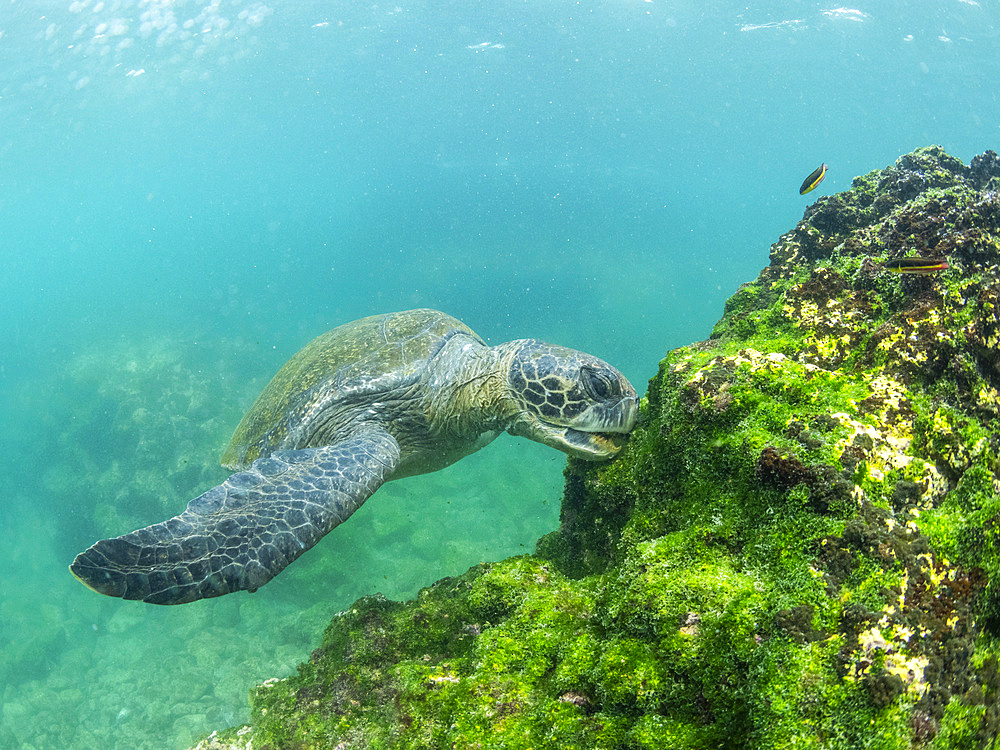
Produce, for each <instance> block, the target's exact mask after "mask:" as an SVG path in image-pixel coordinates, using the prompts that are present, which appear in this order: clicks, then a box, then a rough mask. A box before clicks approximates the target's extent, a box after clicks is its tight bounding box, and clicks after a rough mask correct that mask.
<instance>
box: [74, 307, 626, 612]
mask: <svg viewBox="0 0 1000 750" xmlns="http://www.w3.org/2000/svg"><path fill="white" fill-rule="evenodd" d="M637 410H638V400H637V398H636V393H635V389H634V388H633V387H632V385H631V384H630V383H629V382H628V380H626V379H625V377H624V376H623V375H622V374H621V373H620V372H618V370H616V369H615V368H614V367H611V366H610V365H609V364H607V363H606V362H603V361H602V360H600V359H597V358H596V357H592V356H590V355H589V354H584V353H583V352H578V351H575V350H573V349H566V348H564V347H561V346H551V345H549V344H543V343H541V342H539V341H535V340H533V339H522V340H519V341H510V342H508V343H505V344H500V345H498V346H487V344H486V343H485V342H484V341H483V340H482V339H481V338H480V337H479V336H477V335H476V334H475V333H474V332H473V331H472V329H470V328H469V327H468V326H466V325H465V324H464V323H462V322H460V321H458V320H456V319H455V318H453V317H451V316H450V315H445V314H444V313H441V312H438V311H436V310H409V311H407V312H399V313H390V314H387V315H375V316H372V317H368V318H362V319H361V320H357V321H354V322H353V323H347V324H345V325H342V326H340V327H338V328H334V329H333V330H332V331H328V332H327V333H324V334H323V335H321V336H319V337H318V338H316V339H314V340H313V341H312V342H310V343H309V344H307V345H306V346H305V348H303V349H302V350H301V351H300V352H298V353H297V354H295V355H294V356H293V357H292V358H291V359H290V360H289V361H288V362H287V363H285V365H284V366H283V367H282V368H281V369H280V370H279V371H278V374H277V375H275V376H274V378H273V379H272V380H271V382H270V383H269V384H268V385H267V387H266V388H264V390H263V392H261V394H260V396H258V398H257V401H256V403H255V404H254V405H253V406H252V407H251V409H250V411H248V412H247V413H246V416H244V417H243V420H242V421H241V422H240V424H239V426H238V427H237V428H236V432H235V433H234V434H233V438H232V441H231V442H230V444H229V447H228V448H227V449H226V451H225V453H224V454H223V456H222V464H223V465H224V466H226V467H227V468H231V469H237V470H241V471H238V472H237V473H235V474H233V475H232V476H230V477H229V479H227V480H226V481H225V482H223V483H222V484H220V485H219V486H218V487H213V488H212V489H210V490H209V491H208V492H206V493H204V494H203V495H201V496H199V497H196V498H195V499H194V500H192V501H191V502H190V503H188V506H187V509H186V510H185V511H184V512H183V513H181V514H180V515H179V516H175V517H174V518H171V519H169V520H167V521H164V522H162V523H157V524H153V525H152V526H147V527H146V528H144V529H138V530H137V531H133V532H131V533H130V534H125V535H124V536H120V537H116V538H114V539H104V540H103V541H100V542H97V543H96V544H95V545H93V546H92V547H91V548H90V549H88V550H86V551H85V552H82V553H81V554H79V555H78V556H77V557H76V559H75V560H74V561H73V563H72V565H70V570H71V571H72V573H73V575H75V576H76V577H77V578H79V579H80V581H82V582H83V583H84V584H86V585H87V586H89V587H90V588H92V589H94V590H95V591H98V592H100V593H102V594H107V595H109V596H119V597H122V598H124V599H141V600H142V601H146V602H153V603H155V604H181V603H184V602H190V601H194V600H196V599H202V598H207V597H212V596H221V595H223V594H229V593H231V592H233V591H240V590H248V591H255V590H256V589H257V588H258V587H260V586H263V585H264V584H265V583H267V582H268V581H270V580H271V578H273V577H274V576H275V575H277V574H278V573H279V572H281V571H282V570H283V569H284V568H285V566H287V565H288V564H289V563H291V562H292V560H294V559H295V558H297V557H298V556H299V555H301V554H302V553H303V552H305V551H306V550H307V549H309V548H310V547H312V546H313V545H314V544H316V542H318V541H319V540H320V538H321V537H323V536H324V535H325V534H327V533H328V532H329V531H330V530H332V529H333V528H334V527H335V526H337V525H338V524H340V523H343V522H344V521H346V520H347V518H348V517H349V516H350V515H351V514H352V513H353V512H354V511H355V510H357V509H358V508H359V507H360V506H361V504H362V503H363V502H364V501H365V500H367V499H368V498H369V497H370V496H371V494H372V493H373V492H375V490H377V489H378V488H379V487H380V486H381V485H382V483H383V482H385V481H388V480H389V479H396V478H398V477H405V476H410V475H413V474H422V473H425V472H429V471H436V470H438V469H441V468H444V467H445V466H447V465H449V464H451V463H452V462H454V461H457V460H458V459H460V458H462V457H463V456H467V455H468V454H470V453H472V452H474V451H477V450H479V449H480V448H482V447H483V446H484V445H486V444H487V443H489V442H490V441H491V440H493V438H495V437H496V436H497V435H499V434H500V433H501V432H502V431H504V430H506V431H507V432H509V433H511V434H513V435H520V436H522V437H527V438H531V439H532V440H536V441H538V442H540V443H545V444H546V445H551V446H552V447H553V448H558V449H559V450H561V451H564V452H565V453H568V454H569V455H571V456H579V457H582V458H588V459H606V458H610V457H611V456H613V455H614V454H615V453H617V451H618V449H619V447H620V445H621V441H622V438H623V436H624V435H625V434H627V433H628V432H630V431H631V430H632V428H633V427H634V426H635V421H636V415H637Z"/></svg>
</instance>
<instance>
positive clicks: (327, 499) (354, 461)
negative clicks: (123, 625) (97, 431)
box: [70, 430, 399, 604]
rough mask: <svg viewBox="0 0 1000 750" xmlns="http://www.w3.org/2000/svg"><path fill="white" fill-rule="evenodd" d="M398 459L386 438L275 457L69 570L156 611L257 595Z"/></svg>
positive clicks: (99, 546) (379, 435)
mask: <svg viewBox="0 0 1000 750" xmlns="http://www.w3.org/2000/svg"><path fill="white" fill-rule="evenodd" d="M398 458H399V445H398V444H397V443H396V440H395V439H394V438H393V437H392V436H391V435H389V434H388V433H386V432H385V431H382V430H370V431H367V432H365V433H364V435H362V436H358V437H355V438H353V439H348V440H345V441H343V442H340V443H338V444H337V445H335V446H326V447H322V448H306V449H302V450H294V451H275V452H274V453H272V454H271V455H270V456H269V457H267V458H260V459H257V460H256V461H254V462H253V464H252V465H251V466H250V468H249V469H247V470H245V471H241V472H239V473H237V474H233V475H232V476H231V477H229V479H227V480H226V481H225V482H223V483H222V484H220V485H219V486H217V487H213V488H212V489H210V490H209V491H208V492H206V493H204V494H203V495H200V496H198V497H196V498H195V499H194V500H192V501H191V502H190V503H188V506H187V509H186V510H184V512H183V513H181V514H180V515H179V516H175V517H174V518H171V519H169V520H167V521H163V522H162V523H157V524H153V525H152V526H147V527H146V528H144V529H138V530H137V531H133V532H132V533H130V534H126V535H124V536H120V537H117V538H114V539H104V540H102V541H100V542H97V543H96V544H94V545H93V546H92V547H90V549H88V550H86V551H85V552H83V553H81V554H80V555H79V556H78V557H77V559H76V560H75V561H74V562H73V565H72V566H71V568H70V569H71V570H72V572H73V575H75V576H76V577H77V578H79V579H80V580H81V581H82V582H83V583H85V584H86V585H87V586H90V587H91V588H93V589H95V590H96V591H99V592H100V593H102V594H107V595H109V596H117V597H121V598H123V599H139V600H142V601H145V602H150V603H152V604H183V603H185V602H190V601H194V600H196V599H204V598H209V597H214V596H222V595H223V594H229V593H232V592H234V591H241V590H247V591H255V590H256V589H257V588H259V587H260V586H263V585H264V584H265V583H267V582H268V581H269V580H271V578H272V577H273V576H274V575H275V574H276V573H277V572H279V571H281V570H282V569H283V568H285V566H287V565H288V564H289V563H290V562H292V561H293V560H294V559H296V558H297V557H298V556H299V555H301V554H302V553H303V552H305V551H306V550H307V549H309V548H310V547H312V546H313V545H314V544H315V543H316V542H317V541H318V540H319V539H320V538H321V537H322V536H324V535H325V534H327V533H328V532H329V531H330V530H331V529H333V528H334V527H336V526H337V525H339V524H341V523H343V522H344V521H346V520H347V519H348V518H349V517H350V515H351V514H352V513H353V512H354V511H355V510H357V509H358V508H359V507H360V506H361V504H362V503H363V502H364V501H365V500H367V499H368V498H369V497H370V496H371V494H372V493H373V492H375V490H377V489H378V488H379V487H380V486H381V485H382V483H383V482H384V481H385V479H386V478H387V477H388V475H389V474H391V473H392V469H393V468H394V467H395V465H396V462H397V460H398Z"/></svg>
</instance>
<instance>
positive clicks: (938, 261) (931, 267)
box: [885, 257, 949, 276]
mask: <svg viewBox="0 0 1000 750" xmlns="http://www.w3.org/2000/svg"><path fill="white" fill-rule="evenodd" d="M948 267H949V266H948V261H946V260H945V259H944V258H917V257H910V258H896V260H889V261H886V263H885V270H886V271H892V272H893V273H915V274H918V275H920V276H929V275H930V274H932V273H937V272H938V271H944V270H945V269H946V268H948Z"/></svg>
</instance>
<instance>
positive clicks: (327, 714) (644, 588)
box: [200, 147, 1000, 750]
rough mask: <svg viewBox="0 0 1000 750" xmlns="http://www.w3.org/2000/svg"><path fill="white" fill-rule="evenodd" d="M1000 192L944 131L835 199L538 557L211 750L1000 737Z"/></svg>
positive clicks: (354, 633)
mask: <svg viewBox="0 0 1000 750" xmlns="http://www.w3.org/2000/svg"><path fill="white" fill-rule="evenodd" d="M998 188H1000V160H998V158H997V156H996V154H994V153H992V152H987V153H986V154H984V155H983V156H980V157H977V158H976V159H974V160H973V161H972V164H971V165H970V166H968V167H967V166H965V165H963V164H962V163H961V162H960V161H958V160H957V159H955V158H953V157H950V156H948V155H947V154H946V153H944V151H942V150H941V149H940V148H936V147H931V148H925V149H919V150H917V151H915V152H914V153H912V154H907V155H906V156H903V157H901V158H900V159H899V160H898V161H897V162H896V164H895V165H894V166H891V167H888V168H886V169H884V170H882V171H877V172H872V173H870V174H868V175H865V176H863V177H859V178H857V179H856V180H855V181H854V184H853V186H852V187H851V189H850V190H848V191H846V192H844V193H841V194H838V195H833V196H828V197H824V198H821V199H820V200H819V201H817V203H816V204H814V205H813V206H811V207H810V208H809V209H807V210H806V213H805V217H804V218H803V220H802V221H801V222H800V223H799V225H798V226H797V227H796V228H795V229H794V230H792V231H791V232H788V233H787V234H785V235H784V236H782V237H781V238H780V240H779V241H778V242H777V243H775V245H774V246H773V247H772V249H771V262H770V265H769V266H768V267H767V268H766V269H764V270H763V271H762V272H761V274H760V275H759V277H758V278H757V279H756V280H755V281H754V282H752V283H750V284H746V285H744V286H743V287H741V288H740V289H739V290H738V291H737V292H736V294H734V295H733V297H732V298H731V299H730V300H729V302H728V303H727V305H726V310H725V314H724V316H723V318H722V320H721V321H720V322H719V323H718V325H717V326H716V327H715V330H714V332H713V336H712V338H711V339H710V340H709V341H705V342H701V343H698V344H694V345H691V346H687V347H683V348H680V349H677V350H675V351H672V352H670V353H669V354H668V355H667V357H666V358H665V359H664V360H663V361H662V362H661V363H660V367H659V371H658V373H657V374H656V376H655V377H654V378H653V379H652V380H651V381H650V385H649V392H648V395H647V398H646V400H645V402H644V405H643V408H644V412H645V415H644V416H645V418H644V420H643V422H642V424H641V426H640V427H639V428H638V429H637V430H636V431H635V433H633V436H632V438H631V439H630V441H629V444H628V446H627V447H626V449H625V450H624V451H623V452H622V454H621V455H620V457H619V458H618V459H617V460H616V461H614V462H613V463H610V464H607V465H603V466H594V465H587V464H583V463H575V462H571V463H570V465H569V466H568V468H567V470H566V479H567V481H566V492H565V496H564V499H563V508H562V524H561V528H560V529H559V530H558V531H556V532H554V533H552V534H550V535H548V536H546V537H544V538H543V539H542V540H541V541H540V542H539V545H538V549H537V551H536V554H535V555H533V556H530V557H519V558H513V559H509V560H505V561H502V562H498V563H492V564H486V565H481V566H479V567H476V568H473V569H471V570H469V571H468V572H467V573H465V574H464V575H462V576H460V577H458V578H450V579H445V580H443V581H439V582H438V583H436V584H434V585H433V586H431V587H429V588H427V589H424V590H423V591H421V592H420V595H419V596H418V597H417V598H416V599H415V600H413V601H410V602H404V603H399V602H390V601H387V600H385V599H381V598H367V599H362V600H360V601H358V602H357V603H355V605H354V606H353V607H351V609H349V610H348V611H346V612H343V613H341V614H340V615H338V616H337V617H336V618H334V620H333V621H332V622H331V623H330V626H329V627H328V629H327V631H326V633H325V634H324V637H323V642H322V645H321V647H320V648H319V649H317V650H316V651H315V652H314V653H313V654H312V656H311V657H310V658H309V660H308V661H307V662H306V663H304V664H302V665H301V666H300V668H299V672H298V674H297V675H294V676H291V677H288V678H286V679H282V680H274V681H268V682H267V683H265V684H264V685H261V686H258V687H257V688H255V689H254V690H253V691H252V693H251V703H252V706H253V713H252V720H251V723H250V725H249V726H247V727H242V728H240V729H238V730H237V729H233V730H229V731H228V732H225V733H222V734H220V735H213V737H211V738H209V739H207V740H205V741H204V742H203V743H202V744H201V745H200V747H204V748H209V747H213V748H222V747H241V748H247V747H252V748H255V749H256V750H262V749H263V748H344V749H346V748H498V747H511V748H513V747H518V748H521V747H525V748H527V747H531V748H537V749H541V748H553V749H554V748H609V749H611V748H621V749H622V750H625V749H626V748H628V749H629V750H632V749H636V748H650V750H652V749H653V748H656V749H661V748H715V747H734V748H778V747H782V748H784V747H814V748H858V747H866V748H921V747H928V748H930V747H933V748H955V749H956V750H957V749H959V748H963V749H964V748H974V747H987V746H992V745H991V743H994V742H995V738H996V736H997V732H998V730H1000V670H998V654H1000V647H998V640H997V638H998V637H1000V493H998V487H1000V483H998V478H997V476H998V475H997V472H998V459H997V451H998V444H1000V395H998V390H997V389H998V388H1000V357H998V354H997V352H998V346H1000V196H998V194H997V189H998ZM906 255H921V256H925V257H933V258H944V259H947V261H948V263H949V264H950V268H949V269H948V270H945V271H942V272H938V273H935V274H932V275H927V276H910V275H902V276H900V275H896V274H891V273H889V272H887V271H886V270H885V264H886V262H887V261H891V260H893V259H897V258H900V257H904V256H906Z"/></svg>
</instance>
